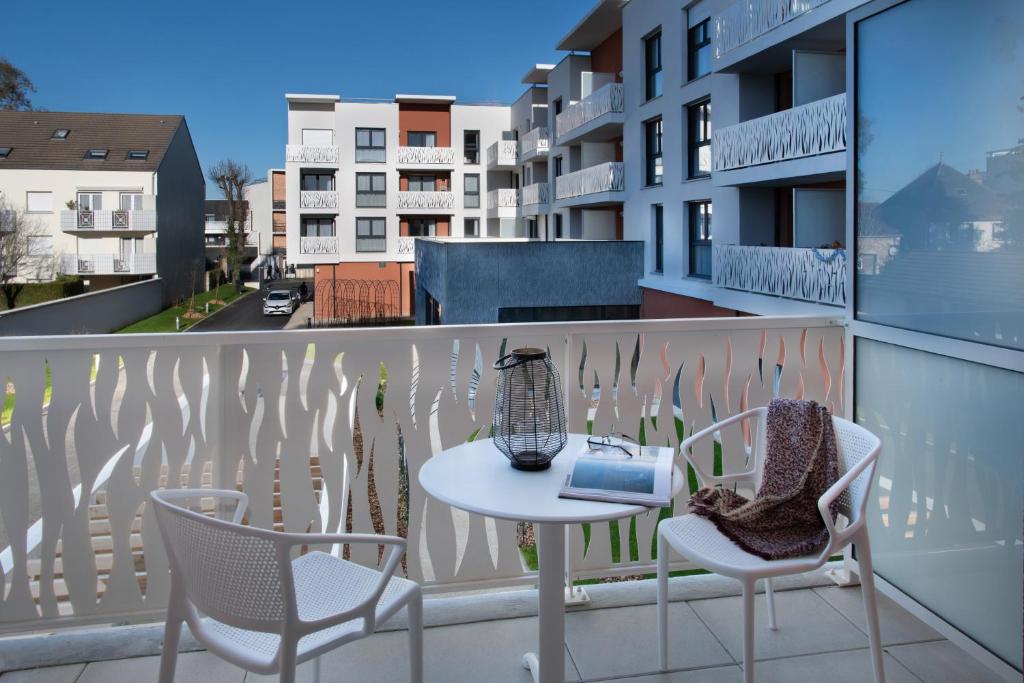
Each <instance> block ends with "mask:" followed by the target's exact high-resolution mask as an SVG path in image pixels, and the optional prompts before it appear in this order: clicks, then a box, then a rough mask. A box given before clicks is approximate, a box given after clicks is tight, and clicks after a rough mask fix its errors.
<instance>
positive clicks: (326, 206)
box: [299, 190, 338, 212]
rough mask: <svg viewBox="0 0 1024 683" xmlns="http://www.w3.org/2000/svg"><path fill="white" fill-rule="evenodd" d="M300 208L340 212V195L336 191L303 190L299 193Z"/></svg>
mask: <svg viewBox="0 0 1024 683" xmlns="http://www.w3.org/2000/svg"><path fill="white" fill-rule="evenodd" d="M299 208H300V209H303V210H312V211H330V212H336V211H337V210H338V193H337V192H336V191H335V190H302V191H301V192H299Z"/></svg>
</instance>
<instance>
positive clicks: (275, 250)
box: [245, 168, 288, 277]
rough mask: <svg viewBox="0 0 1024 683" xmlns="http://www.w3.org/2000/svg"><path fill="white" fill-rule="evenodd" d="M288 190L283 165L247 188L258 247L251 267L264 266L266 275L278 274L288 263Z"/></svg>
mask: <svg viewBox="0 0 1024 683" xmlns="http://www.w3.org/2000/svg"><path fill="white" fill-rule="evenodd" d="M286 192H287V183H286V182H285V170H284V169H283V168H272V169H269V170H268V171H267V175H266V178H263V179H260V180H257V181H256V182H254V183H252V184H251V185H249V186H248V187H247V188H246V191H245V196H246V201H247V202H248V204H249V217H250V220H251V222H252V223H251V225H252V228H251V230H252V233H253V237H252V238H251V241H252V242H253V243H254V244H253V246H254V247H255V248H256V255H255V257H254V258H253V261H252V263H251V268H252V269H253V270H257V269H262V270H263V277H276V276H277V275H279V274H281V273H284V271H285V268H286V266H287V261H288V237H287V230H286V225H287V220H286V212H285V206H286V201H285V194H286Z"/></svg>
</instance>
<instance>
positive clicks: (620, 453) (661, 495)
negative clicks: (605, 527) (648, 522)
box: [558, 443, 674, 507]
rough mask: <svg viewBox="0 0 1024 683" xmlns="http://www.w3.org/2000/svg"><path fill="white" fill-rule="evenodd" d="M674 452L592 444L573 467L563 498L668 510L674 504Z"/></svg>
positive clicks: (648, 447)
mask: <svg viewBox="0 0 1024 683" xmlns="http://www.w3.org/2000/svg"><path fill="white" fill-rule="evenodd" d="M673 460H674V452H673V450H672V449H671V448H665V447H656V446H643V447H641V446H639V445H637V444H627V445H624V446H620V445H609V444H602V445H598V444H594V443H589V444H588V445H587V446H586V447H584V448H583V450H581V451H580V452H579V453H578V454H577V455H576V458H575V460H574V461H573V463H572V467H571V469H570V471H569V474H567V475H566V477H565V483H564V484H563V486H562V489H561V491H560V492H559V494H558V495H559V497H561V498H582V499H584V500H600V501H605V502H608V503H626V504H628V505H645V506H647V507H668V505H670V504H671V501H672V469H673Z"/></svg>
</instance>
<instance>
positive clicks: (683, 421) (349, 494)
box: [0, 317, 848, 632]
mask: <svg viewBox="0 0 1024 683" xmlns="http://www.w3.org/2000/svg"><path fill="white" fill-rule="evenodd" d="M843 337H844V328H843V327H842V326H841V325H839V324H834V323H833V321H832V320H831V318H805V319H799V318H759V317H748V318H718V319H692V320H670V321H666V320H631V321H627V322H621V323H619V322H587V323H543V324H517V325H481V326H454V325H452V326H437V327H430V328H422V327H389V328H377V329H365V330H364V329H337V330H332V331H331V332H330V333H329V334H324V333H323V332H322V331H317V330H310V331H306V330H288V331H279V332H262V333H259V334H255V335H239V334H237V333H234V332H229V333H217V332H211V333H207V334H197V335H190V334H185V335H173V334H170V335H118V336H108V335H78V336H75V337H32V338H19V337H0V377H4V378H5V379H6V382H7V386H8V387H9V391H11V392H13V393H11V394H9V396H10V397H11V400H12V403H13V404H14V405H15V408H14V410H13V412H12V413H10V414H9V416H5V418H4V419H5V420H8V424H7V425H5V428H4V432H3V434H4V439H5V443H4V444H3V451H2V452H3V456H4V467H5V469H4V476H2V477H0V501H3V502H4V506H3V508H2V509H3V522H4V524H3V532H4V534H5V537H6V538H8V539H17V540H16V542H15V543H13V544H12V545H11V546H10V547H8V548H3V547H2V546H0V570H2V572H3V578H4V579H5V582H6V594H7V596H8V597H7V599H5V600H4V601H3V602H2V603H0V630H4V631H8V632H10V631H15V630H21V631H29V630H35V631H42V630H46V629H51V628H56V627H58V626H78V625H82V624H88V623H97V622H99V621H101V620H104V619H105V620H107V621H121V620H128V621H133V620H135V621H137V620H140V619H143V618H145V617H146V616H149V617H150V618H161V619H162V616H160V611H161V610H162V609H164V608H165V607H166V605H167V600H168V592H169V588H170V577H169V572H168V564H167V555H166V553H165V552H164V551H163V548H162V543H161V540H160V535H159V531H158V529H157V527H156V524H155V523H154V521H153V520H154V518H153V510H152V506H151V505H150V504H149V502H148V499H147V495H148V493H149V491H151V490H153V489H156V488H159V487H161V486H164V485H167V486H172V487H178V486H213V487H216V488H223V489H234V488H236V487H237V488H238V489H240V490H243V491H245V493H247V494H248V496H249V509H248V514H247V518H248V523H249V524H251V525H253V526H255V527H260V528H274V527H277V528H280V529H287V530H290V531H295V530H299V531H312V532H339V531H345V530H346V529H350V530H351V531H353V532H356V533H374V532H379V533H387V534H397V535H400V536H403V537H405V538H406V539H407V540H408V544H409V545H408V552H407V555H406V563H407V564H406V565H405V566H403V567H400V569H399V572H401V573H405V574H406V575H407V576H408V577H409V578H411V579H414V580H416V581H420V582H422V583H423V584H424V585H425V586H427V587H428V588H431V589H433V590H467V589H473V588H478V587H482V586H488V585H490V586H495V585H502V584H506V585H507V584H514V583H525V582H529V581H535V580H536V575H535V573H534V572H531V570H530V569H529V568H528V567H527V566H526V565H525V563H524V561H523V559H522V556H521V547H520V541H519V539H518V538H517V524H516V523H514V522H507V521H501V520H491V519H486V518H484V517H481V516H478V515H473V514H466V513H461V512H459V513H453V511H452V510H451V508H449V507H448V506H447V505H445V504H443V503H440V502H439V501H437V500H435V499H432V498H430V497H429V496H428V495H427V494H426V493H425V491H424V490H423V489H422V488H421V487H420V485H419V479H418V476H417V475H418V472H419V470H420V468H421V467H422V465H423V464H424V463H425V462H426V461H427V460H428V459H429V458H432V457H436V456H437V455H438V454H439V453H441V451H442V450H443V449H445V448H449V447H451V446H454V445H456V444H459V443H462V442H465V441H466V440H468V439H471V438H474V437H475V436H476V437H477V438H484V437H483V436H482V435H486V434H487V432H488V430H489V428H490V426H491V422H492V413H493V409H494V390H495V378H496V371H495V370H493V369H492V367H491V363H492V361H493V360H495V359H497V358H498V357H499V356H500V355H501V354H502V353H504V352H505V350H507V349H511V348H516V347H519V346H536V347H539V348H546V349H549V350H550V353H551V358H552V360H553V362H554V364H555V365H556V366H557V367H558V369H559V371H560V373H561V376H562V377H563V379H564V380H565V381H564V384H563V387H564V392H565V393H564V395H563V401H564V405H565V409H566V418H567V424H568V428H569V430H570V431H572V432H576V433H587V432H591V431H592V433H594V434H607V433H609V432H610V431H612V430H621V431H627V432H631V433H633V434H637V433H642V434H645V436H646V440H647V442H648V443H656V444H668V445H671V446H672V447H674V448H678V447H679V436H680V434H683V433H685V434H687V435H688V434H690V433H692V432H693V431H696V430H699V429H702V428H704V427H706V426H708V425H709V424H710V423H711V421H712V419H713V416H716V417H717V418H718V419H724V418H726V417H729V416H731V415H735V414H736V413H738V412H739V411H741V410H743V409H744V408H746V407H753V406H759V405H765V404H767V403H768V401H769V400H771V398H772V397H773V396H774V395H779V396H785V397H795V396H801V397H803V398H807V399H813V400H816V401H818V402H820V403H822V404H824V405H826V406H828V407H830V408H832V409H833V410H834V411H835V412H836V414H840V415H842V414H846V413H847V412H848V408H847V406H845V405H844V403H843V400H844V392H843V391H842V390H841V387H842V385H841V384H838V381H839V380H840V379H841V378H842V376H843V375H842V373H843V367H844V357H843ZM767 358H772V359H775V358H778V359H779V361H778V366H777V367H775V368H774V369H773V368H772V366H771V365H769V364H768V363H766V362H765V359H767ZM384 370H386V372H387V375H386V377H387V381H386V383H384V382H382V381H381V375H382V373H383V371H384ZM51 386H52V388H53V390H52V396H51V391H50V387H51ZM837 387H839V389H837ZM43 396H47V397H49V403H48V405H47V406H46V407H43V405H42V404H43V400H42V397H43ZM709 406H714V409H709ZM381 416H383V417H381ZM684 426H685V430H684ZM748 433H749V432H748ZM57 435H59V437H60V438H55V437H56V436H57ZM478 435H480V436H478ZM746 445H747V443H746V442H745V441H744V438H743V436H742V434H741V430H735V431H733V430H726V431H723V434H722V439H721V440H718V439H716V444H715V448H714V449H712V448H711V446H712V444H710V443H708V444H707V446H708V447H707V448H706V449H701V448H698V449H697V450H696V451H695V457H697V458H699V459H701V461H703V462H706V463H707V464H706V467H707V469H708V471H711V468H712V462H713V460H714V459H715V456H716V454H715V453H714V452H712V451H713V450H715V451H718V453H720V458H721V462H722V465H721V466H722V468H723V470H724V471H726V472H735V471H742V469H743V468H744V466H745V464H746V458H747V452H748V451H747V448H746ZM571 455H572V454H568V453H566V454H562V455H561V456H559V457H570V456H571ZM716 467H717V465H716ZM276 482H279V486H278V485H276ZM41 492H45V497H42V498H40V494H41ZM689 493H690V492H689V490H688V487H685V486H684V488H683V491H682V492H681V493H680V495H679V497H678V498H677V499H676V501H675V511H676V514H682V513H685V511H686V500H687V498H688V496H689ZM40 500H42V504H41V505H40V504H39V501H40ZM210 512H211V514H216V511H214V510H211V511H210ZM97 517H102V518H101V519H99V520H97ZM658 519H659V517H658V515H657V514H641V515H638V516H637V517H636V518H635V519H633V520H629V519H625V520H621V521H616V522H612V523H611V524H612V525H614V526H615V531H616V533H615V534H614V537H615V538H618V539H620V540H619V541H618V542H616V541H614V540H613V534H612V532H611V529H610V525H609V524H594V525H591V526H590V527H589V530H588V531H589V535H588V540H589V543H586V544H585V543H584V530H583V529H582V528H581V527H580V526H573V527H570V532H571V535H572V541H571V545H570V546H569V547H570V548H571V561H572V564H573V572H574V575H575V576H579V577H581V578H585V577H589V576H610V575H635V574H644V573H649V572H652V571H653V566H654V558H653V552H652V540H653V539H654V537H655V532H656V526H657V523H658ZM44 529H45V533H44V531H43V530H44ZM631 538H632V539H635V545H634V544H633V543H631V542H629V539H631ZM457 539H461V541H459V542H458V543H457V542H456V540H457ZM631 547H632V548H634V549H635V550H634V551H633V552H631V551H630V548H631ZM584 548H586V552H584ZM310 549H311V550H312V549H314V548H310ZM316 549H320V548H316ZM324 550H325V551H327V552H331V551H332V549H331V548H330V547H328V548H324ZM334 550H335V551H336V552H342V550H343V549H342V548H336V549H334ZM344 550H345V552H346V553H351V554H350V555H349V557H350V559H351V560H352V561H354V562H358V563H361V564H364V565H367V566H371V567H376V566H378V562H379V559H378V555H377V548H376V547H375V546H372V545H366V546H363V545H359V544H357V545H352V546H350V548H347V549H344ZM686 567H687V565H686V564H685V563H683V562H682V561H676V562H673V565H672V568H673V569H683V568H686ZM58 568H59V570H58ZM58 571H59V574H58ZM58 575H59V579H58V578H57V576H58Z"/></svg>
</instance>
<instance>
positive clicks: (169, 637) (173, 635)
mask: <svg viewBox="0 0 1024 683" xmlns="http://www.w3.org/2000/svg"><path fill="white" fill-rule="evenodd" d="M173 600H174V598H173V595H172V601H173ZM172 604H173V603H172ZM182 623H183V621H182V619H181V616H180V615H179V614H178V611H177V610H176V609H174V608H173V607H171V608H170V609H168V612H167V622H166V623H165V624H164V650H163V654H161V655H160V678H159V681H160V683H174V669H175V667H176V666H177V664H178V640H179V639H180V638H181V625H182Z"/></svg>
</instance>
